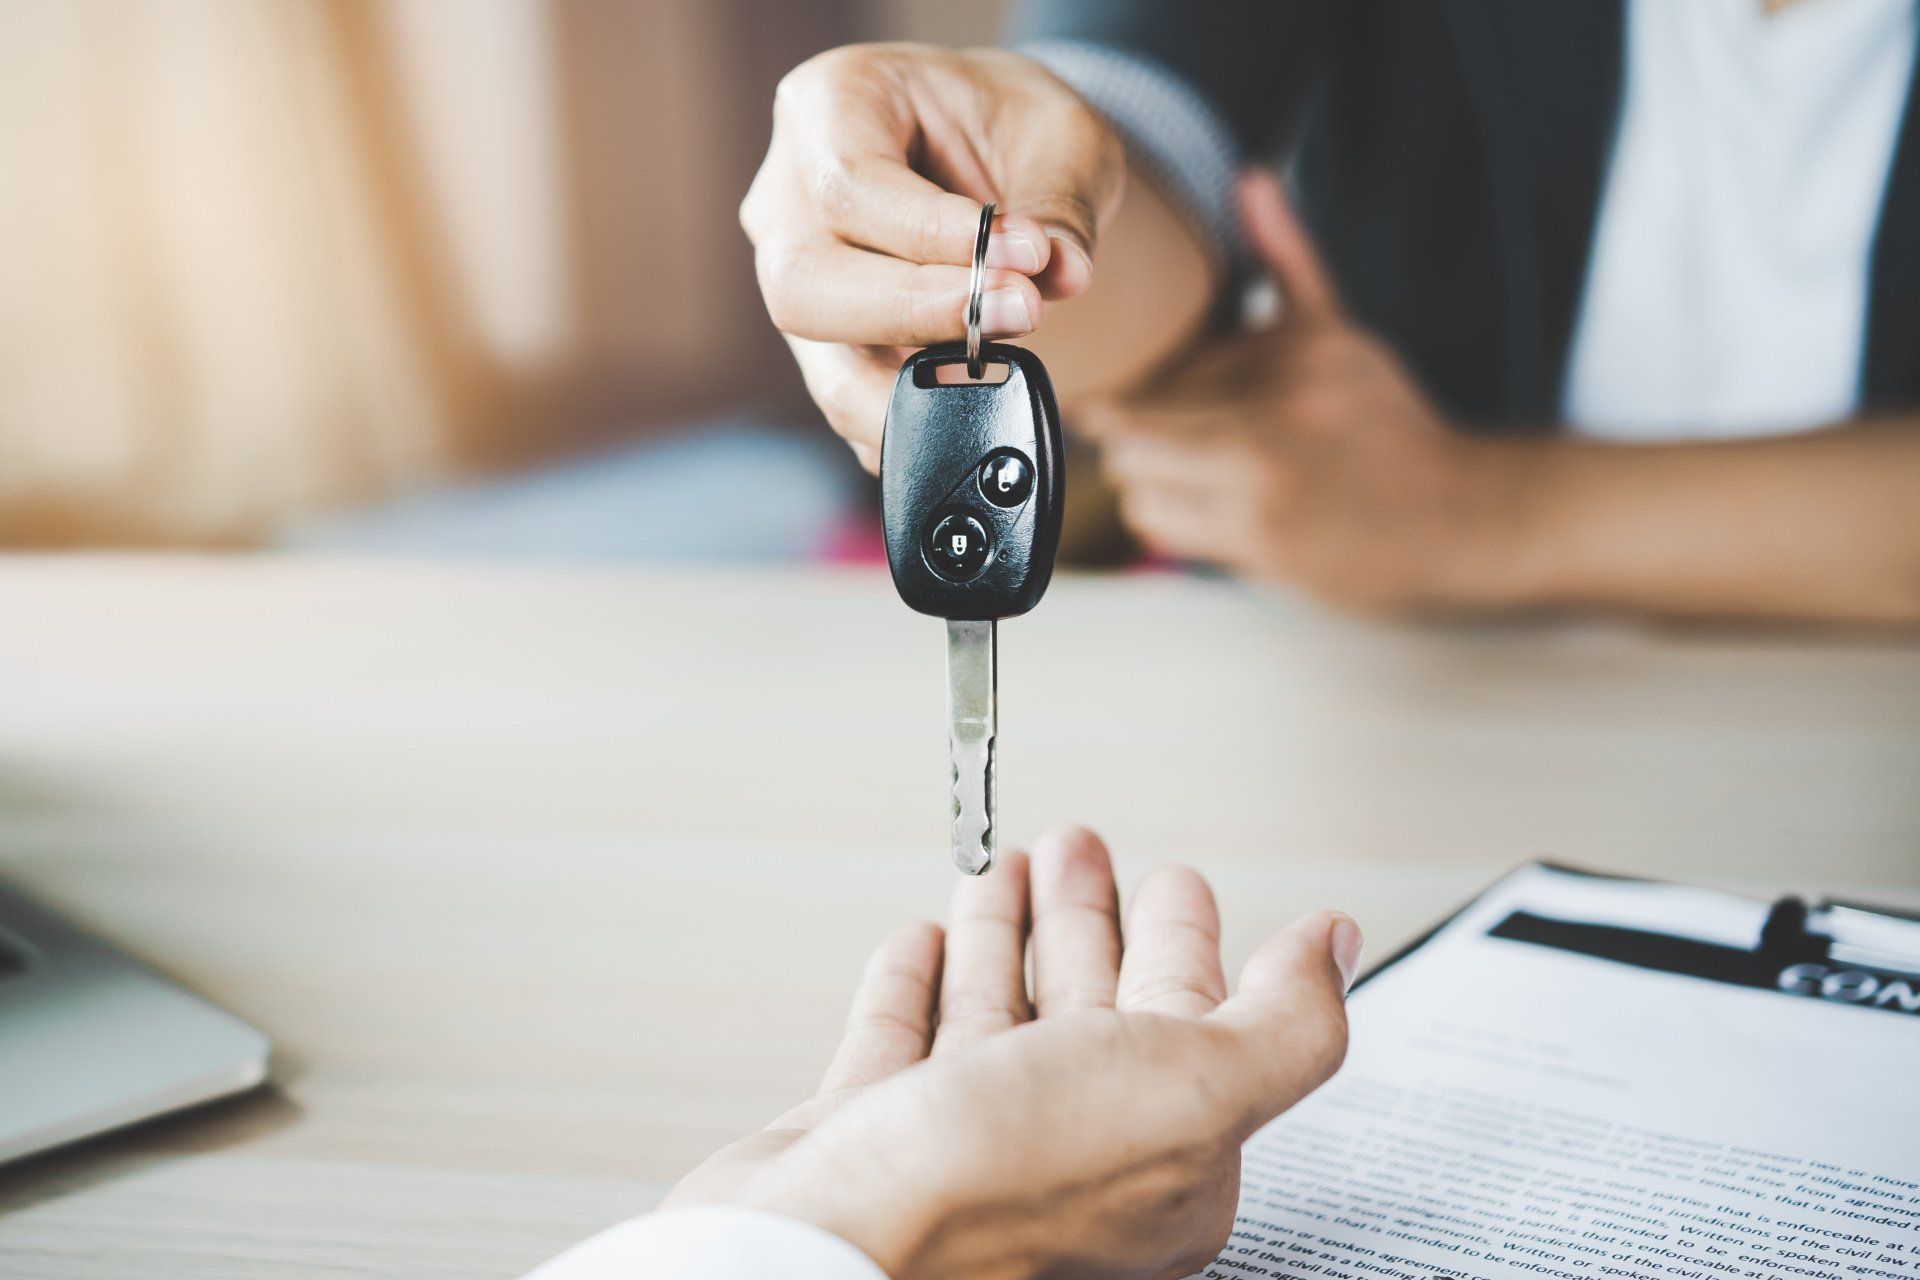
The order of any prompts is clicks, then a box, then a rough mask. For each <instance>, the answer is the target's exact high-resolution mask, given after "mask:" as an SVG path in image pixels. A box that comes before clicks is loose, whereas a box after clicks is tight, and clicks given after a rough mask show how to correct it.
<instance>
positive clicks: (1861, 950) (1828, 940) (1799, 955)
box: [1760, 897, 1920, 978]
mask: <svg viewBox="0 0 1920 1280" xmlns="http://www.w3.org/2000/svg"><path fill="white" fill-rule="evenodd" d="M1760 951H1761V954H1763V955H1766V956H1770V957H1773V958H1776V959H1778V960H1781V961H1782V962H1786V963H1801V964H1809V965H1825V966H1827V967H1828V968H1829V969H1830V970H1841V969H1854V970H1862V971H1866V972H1869V973H1878V974H1893V975H1897V976H1900V977H1908V978H1920V915H1915V914H1910V913H1908V912H1905V911H1895V910H1892V909H1889V908H1887V907H1867V906H1862V905H1860V904H1859V903H1857V902H1839V901H1836V900H1834V899H1832V898H1825V899H1822V900H1821V901H1820V902H1818V903H1817V904H1815V905H1814V906H1811V907H1809V906H1808V905H1807V904H1806V903H1804V902H1802V901H1801V900H1800V899H1799V898H1794V897H1786V898H1782V899H1780V900H1779V901H1778V902H1776V903H1774V904H1773V909H1772V910H1771V911H1770V912H1768V913H1767V923H1766V925H1765V926H1764V927H1763V928H1762V929H1761V931H1760Z"/></svg>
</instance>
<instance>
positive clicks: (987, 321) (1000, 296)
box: [980, 288, 1033, 338]
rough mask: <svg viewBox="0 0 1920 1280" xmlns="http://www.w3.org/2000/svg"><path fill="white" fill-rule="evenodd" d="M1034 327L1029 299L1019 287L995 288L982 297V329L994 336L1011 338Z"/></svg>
mask: <svg viewBox="0 0 1920 1280" xmlns="http://www.w3.org/2000/svg"><path fill="white" fill-rule="evenodd" d="M1031 328H1033V317H1032V316H1030V315H1028V314H1027V299H1026V297H1025V295H1023V294H1022V293H1021V292H1020V291H1019V290H1018V289H1011V288H1009V289H995V290H994V291H993V292H991V293H989V294H988V295H987V296H986V297H984V298H982V299H980V329H981V331H982V332H984V333H985V334H987V335H988V336H989V337H993V338H1011V337H1012V336H1013V335H1014V334H1016V333H1025V332H1026V331H1027V330H1029V329H1031Z"/></svg>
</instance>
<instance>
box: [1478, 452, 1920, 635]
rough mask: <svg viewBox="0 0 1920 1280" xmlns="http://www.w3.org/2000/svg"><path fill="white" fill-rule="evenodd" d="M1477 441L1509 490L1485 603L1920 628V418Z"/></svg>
mask: <svg viewBox="0 0 1920 1280" xmlns="http://www.w3.org/2000/svg"><path fill="white" fill-rule="evenodd" d="M1476 448H1483V449H1485V450H1486V451H1487V452H1486V453H1484V454H1483V455H1482V457H1481V461H1482V462H1484V463H1486V464H1487V465H1488V466H1489V467H1491V468H1493V469H1494V470H1496V471H1497V472H1499V473H1500V474H1501V475H1502V477H1503V478H1502V480H1501V481H1500V482H1499V487H1500V488H1501V489H1502V490H1504V496H1503V498H1502V500H1501V501H1499V502H1498V504H1497V506H1498V507H1499V508H1501V509H1502V510H1501V511H1500V514H1498V515H1496V516H1495V517H1494V518H1493V520H1492V521H1491V523H1489V524H1487V525H1486V534H1485V536H1486V537H1487V539H1488V540H1489V545H1490V547H1491V549H1488V547H1486V546H1483V548H1482V551H1481V552H1479V553H1477V555H1478V559H1479V563H1480V566H1481V567H1480V569H1478V570H1474V571H1470V572H1469V573H1468V574H1467V578H1468V579H1470V581H1465V582H1464V585H1463V587H1462V594H1464V595H1467V596H1475V595H1477V596H1479V597H1480V598H1479V600H1478V601H1477V603H1481V604H1487V603H1497V604H1502V605H1506V606H1511V607H1522V608H1524V607H1528V606H1536V605H1538V606H1569V605H1571V606H1578V607H1594V608H1603V609H1621V610H1628V611H1633V612H1642V613H1655V614H1665V615H1671V616H1687V617H1749V618H1775V619H1795V620H1806V621H1845V622H1874V623H1911V622H1916V621H1920V421H1914V420H1891V421H1879V422H1873V423H1867V424H1862V425H1858V426H1846V427H1839V428H1834V429H1831V430H1827V431H1821V432H1815V433H1810V434H1807V435H1800V436H1790V437H1777V438H1769V439H1764V440H1747V441H1730V442H1722V443H1705V444H1684V445H1653V446H1648V445H1610V444H1600V443H1593V442H1586V441H1578V440H1565V439H1559V440H1546V441H1522V442H1497V443H1490V444H1487V445H1485V446H1476Z"/></svg>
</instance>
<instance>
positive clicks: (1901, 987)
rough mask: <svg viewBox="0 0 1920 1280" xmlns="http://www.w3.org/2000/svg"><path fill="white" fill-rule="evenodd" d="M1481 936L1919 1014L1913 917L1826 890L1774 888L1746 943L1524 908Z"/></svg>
mask: <svg viewBox="0 0 1920 1280" xmlns="http://www.w3.org/2000/svg"><path fill="white" fill-rule="evenodd" d="M1553 869H1554V870H1557V871H1565V870H1568V869H1566V868H1557V867H1556V868H1553ZM1572 874H1575V875H1586V874H1590V873H1586V872H1580V871H1574V872H1572ZM1596 878H1599V879H1630V878H1631V877H1614V876H1602V877H1596ZM1487 936H1489V937H1493V938H1501V939H1504V940H1507V941H1510V942H1519V943H1527V944H1531V945H1533V946H1539V947H1547V948H1551V949H1553V950H1557V951H1564V952H1571V953H1573V954H1576V955H1584V956H1587V957H1590V958H1592V959H1595V960H1605V961H1608V962H1611V963H1613V964H1620V965H1627V966H1631V967H1633V968H1637V969H1644V970H1650V971H1653V972H1656V973H1666V974H1671V975H1673V976H1675V977H1682V978H1691V979H1696V980H1700V981H1706V982H1718V983H1723V984H1726V985H1730V986H1739V987H1749V988H1756V989H1759V990H1762V991H1771V992H1774V993H1776V994H1780V995H1788V996H1803V997H1810V998H1812V999H1815V1000H1824V1001H1828V1002H1831V1003H1834V1004H1842V1005H1852V1006H1854V1007H1856V1008H1861V1009H1872V1010H1882V1011H1886V1012H1890V1013H1897V1014H1905V1015H1908V1016H1916V1017H1920V917H1916V916H1913V915H1909V914H1907V913H1905V912H1903V911H1897V910H1890V909H1888V908H1884V907H1867V906H1862V905H1860V904H1858V903H1853V902H1839V901H1835V900H1832V899H1825V900H1822V901H1821V902H1819V903H1817V904H1815V905H1814V906H1811V907H1810V906H1808V905H1807V904H1806V903H1805V902H1804V901H1802V900H1801V899H1799V898H1796V897H1787V898H1781V899H1780V900H1779V901H1777V902H1775V903H1774V904H1773V906H1772V907H1771V908H1770V909H1769V911H1768V913H1767V919H1766V922H1765V924H1764V925H1763V926H1762V927H1761V931H1760V936H1759V939H1758V944H1757V945H1755V946H1752V947H1741V946H1729V945H1727V944H1726V943H1725V942H1720V941H1709V940H1707V939H1703V938H1696V937H1688V936H1685V935H1684V934H1676V933H1672V932H1660V931H1655V930H1651V929H1644V928H1633V927H1628V926H1623V925H1619V924H1597V923H1591V922H1587V921H1580V920H1569V919H1564V918H1561V917H1558V916H1548V915H1541V914H1538V913H1535V912H1533V911H1529V910H1526V909H1524V908H1522V909H1518V910H1515V911H1512V912H1510V913H1509V914H1508V915H1507V916H1506V917H1505V918H1504V919H1502V920H1500V921H1498V922H1496V923H1495V924H1494V925H1493V926H1492V927H1490V928H1489V929H1488V930H1487Z"/></svg>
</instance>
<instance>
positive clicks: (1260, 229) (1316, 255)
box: [1238, 169, 1340, 320]
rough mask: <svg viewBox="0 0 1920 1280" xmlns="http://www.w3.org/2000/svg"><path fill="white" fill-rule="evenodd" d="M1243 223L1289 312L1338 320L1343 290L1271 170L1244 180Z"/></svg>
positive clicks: (1256, 172)
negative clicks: (1336, 283)
mask: <svg viewBox="0 0 1920 1280" xmlns="http://www.w3.org/2000/svg"><path fill="white" fill-rule="evenodd" d="M1238 196H1239V202H1240V225H1241V229H1242V231H1243V232H1244V233H1245V234H1246V237H1247V245H1248V247H1249V248H1251V249H1252V250H1253V253H1254V256H1255V257H1256V258H1258V259H1259V260H1260V265H1261V266H1263V267H1265V268H1266V270H1267V272H1268V274H1269V275H1271V276H1272V277H1273V281H1274V283H1275V284H1277V285H1279V287H1280V293H1281V296H1282V297H1283V298H1284V299H1285V310H1284V311H1283V312H1282V315H1283V316H1288V317H1295V318H1299V319H1307V320H1311V319H1318V318H1336V317H1338V316H1339V315H1340V290H1339V287H1338V286H1337V285H1335V284H1334V282H1333V276H1332V274H1331V273H1330V272H1329V271H1328V270H1327V267H1326V264H1325V263H1324V262H1322V261H1321V260H1320V251H1319V250H1318V249H1317V248H1315V247H1314V243H1313V237H1312V236H1310V235H1308V234H1307V229H1306V228H1305V227H1304V226H1302V225H1301V223H1300V219H1299V218H1298V217H1297V216H1295V214H1294V212H1293V205H1292V203H1291V202H1290V201H1288V199H1287V193H1286V189H1285V188H1284V187H1282V186H1281V185H1280V179H1279V177H1278V176H1277V175H1275V174H1274V173H1273V172H1272V171H1271V170H1267V169H1255V170H1253V171H1251V172H1249V173H1248V174H1247V175H1246V176H1245V177H1243V178H1242V179H1241V180H1240V188H1239V192H1238Z"/></svg>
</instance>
